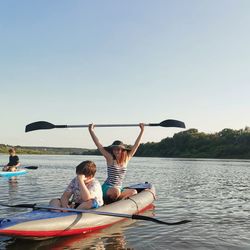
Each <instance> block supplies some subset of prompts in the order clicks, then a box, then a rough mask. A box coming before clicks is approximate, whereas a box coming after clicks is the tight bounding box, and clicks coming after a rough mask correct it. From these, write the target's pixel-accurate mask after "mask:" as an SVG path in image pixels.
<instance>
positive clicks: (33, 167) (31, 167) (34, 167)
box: [24, 166, 38, 169]
mask: <svg viewBox="0 0 250 250" xmlns="http://www.w3.org/2000/svg"><path fill="white" fill-rule="evenodd" d="M24 168H27V169H38V166H25V167H24Z"/></svg>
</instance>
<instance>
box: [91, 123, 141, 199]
mask: <svg viewBox="0 0 250 250" xmlns="http://www.w3.org/2000/svg"><path fill="white" fill-rule="evenodd" d="M139 126H140V128H141V131H140V133H139V135H138V137H137V139H136V141H135V143H134V145H133V146H132V147H131V148H128V147H126V146H125V145H124V144H123V143H122V142H121V141H114V142H113V143H112V145H110V146H109V147H103V146H102V144H101V143H100V142H99V139H98V138H97V136H96V135H95V133H94V124H90V125H89V132H90V135H91V137H92V139H93V141H94V143H95V145H96V146H97V148H98V149H99V151H100V152H101V154H102V155H103V156H104V157H105V159H106V161H107V171H108V178H107V179H106V181H105V182H104V184H103V185H102V191H103V196H104V200H105V201H106V203H109V202H111V201H115V200H117V199H124V198H127V197H129V196H132V195H134V194H136V193H137V191H136V190H135V189H123V188H122V183H123V180H124V177H125V174H126V171H127V164H128V161H129V160H130V159H131V158H132V157H133V155H134V154H135V152H136V151H137V149H138V147H139V145H140V141H141V137H142V135H143V132H144V124H143V123H140V124H139Z"/></svg>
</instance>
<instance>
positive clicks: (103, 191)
mask: <svg viewBox="0 0 250 250" xmlns="http://www.w3.org/2000/svg"><path fill="white" fill-rule="evenodd" d="M112 187H113V186H111V185H109V184H106V183H103V184H102V193H103V197H104V198H105V197H107V192H108V190H109V189H110V188H112ZM116 188H117V189H119V190H120V191H121V192H122V191H123V190H124V188H122V187H120V188H118V187H116Z"/></svg>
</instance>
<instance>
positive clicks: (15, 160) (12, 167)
mask: <svg viewBox="0 0 250 250" xmlns="http://www.w3.org/2000/svg"><path fill="white" fill-rule="evenodd" d="M9 154H10V156H9V163H8V164H7V165H6V166H4V167H3V171H9V172H15V171H16V170H17V167H19V166H20V165H21V164H20V162H19V157H18V156H17V155H16V150H15V148H10V149H9Z"/></svg>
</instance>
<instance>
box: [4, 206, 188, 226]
mask: <svg viewBox="0 0 250 250" xmlns="http://www.w3.org/2000/svg"><path fill="white" fill-rule="evenodd" d="M0 205H1V206H5V207H17V208H32V209H48V210H60V211H67V212H76V213H90V214H96V215H105V216H113V217H120V218H128V219H135V220H146V221H152V222H155V223H158V224H165V225H169V226H170V225H180V224H185V223H188V222H190V221H189V220H182V221H178V222H165V221H161V220H158V219H155V218H152V217H148V216H143V215H138V214H132V215H130V214H123V213H113V212H105V211H99V210H92V209H74V208H61V207H52V206H37V205H36V204H18V205H7V204H0Z"/></svg>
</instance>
